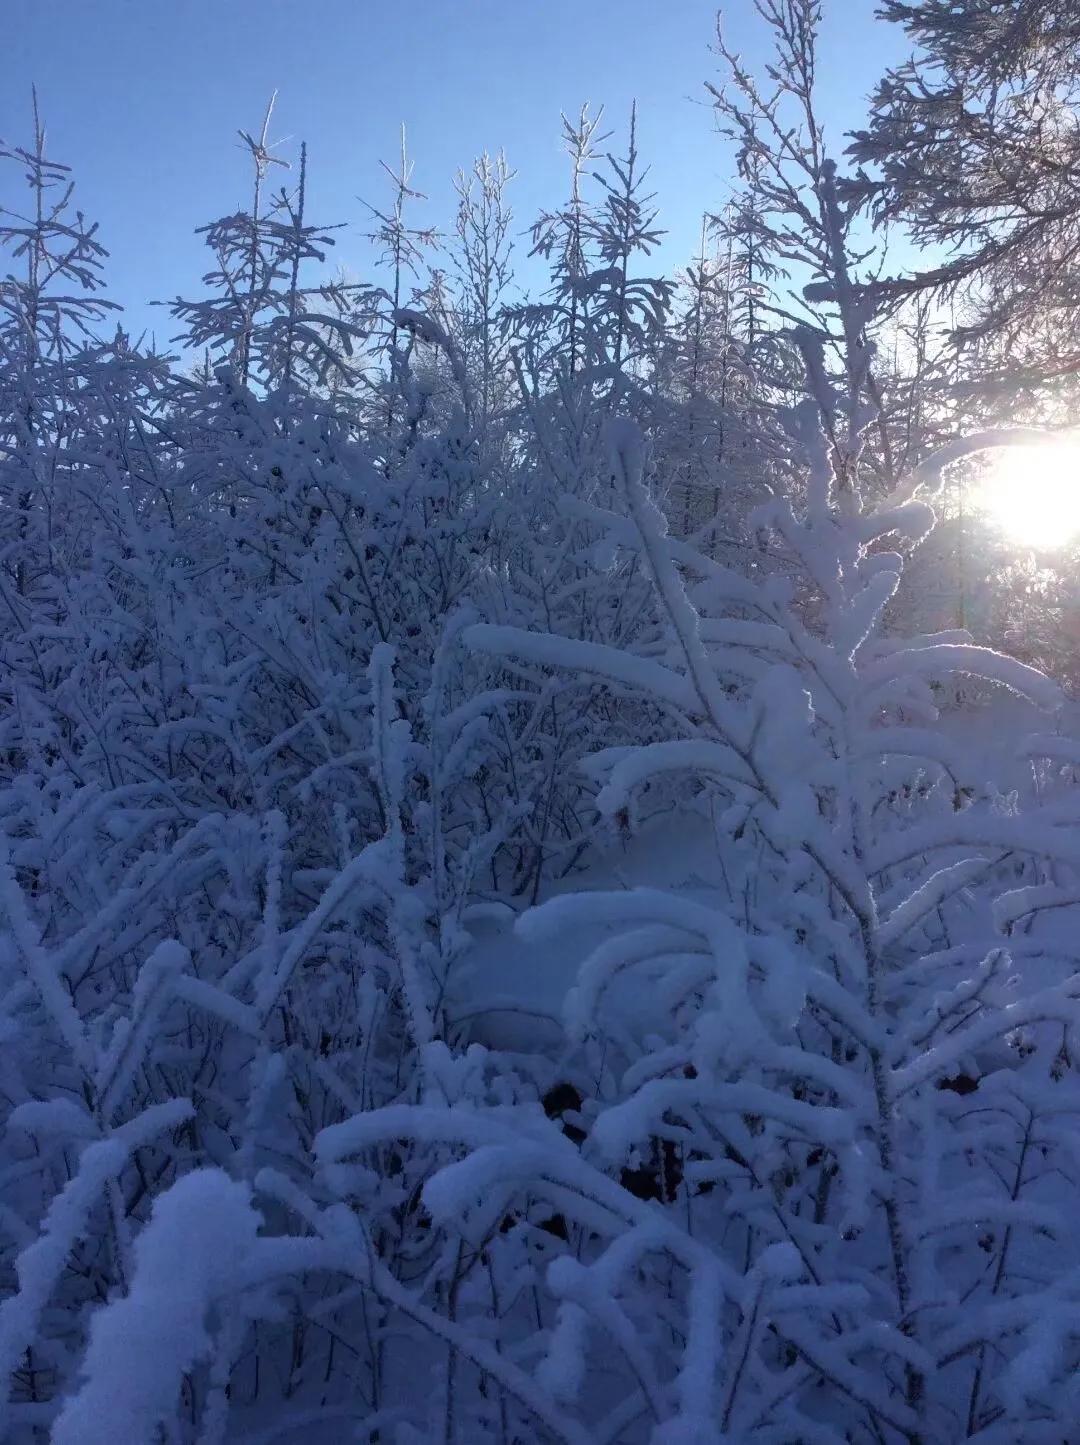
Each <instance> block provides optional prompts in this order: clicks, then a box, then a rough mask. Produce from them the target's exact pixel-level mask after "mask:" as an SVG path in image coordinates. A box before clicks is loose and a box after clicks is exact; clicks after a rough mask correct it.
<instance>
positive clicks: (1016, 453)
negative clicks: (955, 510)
mask: <svg viewBox="0 0 1080 1445" xmlns="http://www.w3.org/2000/svg"><path fill="white" fill-rule="evenodd" d="M978 505H979V508H980V510H981V511H983V512H984V514H985V515H986V516H987V518H988V519H989V520H990V521H991V522H992V523H993V524H994V525H995V526H996V527H998V528H999V529H1000V530H1001V531H1002V532H1003V533H1004V534H1005V536H1006V537H1007V538H1009V539H1011V540H1012V541H1013V542H1015V543H1016V544H1017V545H1018V546H1021V547H1033V548H1036V549H1037V550H1039V551H1043V550H1052V549H1054V548H1056V547H1063V546H1065V545H1066V544H1067V543H1068V542H1070V541H1072V540H1073V538H1074V537H1075V536H1076V535H1077V534H1078V533H1080V443H1077V442H1074V441H1068V442H1065V441H1047V442H1044V443H1041V444H1033V445H1024V446H1015V447H1002V448H1001V449H1000V450H999V451H997V452H995V453H994V456H993V459H992V460H991V461H990V464H989V466H988V467H987V471H986V476H985V479H984V481H983V482H982V484H981V486H980V487H979V493H978Z"/></svg>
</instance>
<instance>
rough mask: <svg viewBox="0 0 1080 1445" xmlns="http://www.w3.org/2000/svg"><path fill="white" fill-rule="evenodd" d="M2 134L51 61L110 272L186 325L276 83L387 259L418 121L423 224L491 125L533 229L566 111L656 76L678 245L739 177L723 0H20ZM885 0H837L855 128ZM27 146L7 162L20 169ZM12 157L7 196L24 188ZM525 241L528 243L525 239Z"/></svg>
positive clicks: (643, 129)
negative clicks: (376, 232)
mask: <svg viewBox="0 0 1080 1445" xmlns="http://www.w3.org/2000/svg"><path fill="white" fill-rule="evenodd" d="M3 9H4V46H3V48H2V51H0V80H2V84H0V137H3V138H4V139H6V140H9V141H27V140H28V139H29V135H30V86H31V82H34V83H36V85H37V87H38V92H39V96H40V100H41V106H42V111H43V114H44V116H45V119H46V122H47V125H48V129H49V135H50V147H49V148H50V152H51V154H52V155H53V157H54V158H55V159H57V160H62V161H64V162H66V163H67V164H69V165H71V166H72V167H73V169H74V173H75V177H76V181H77V197H78V200H79V202H80V204H81V206H82V207H83V209H84V210H85V211H86V213H87V214H88V215H90V216H92V217H94V218H96V219H98V220H99V221H100V223H101V237H102V240H103V241H104V243H105V245H106V246H107V247H108V248H109V250H110V251H111V253H112V256H111V261H110V264H109V276H110V291H111V295H112V296H113V298H114V299H115V300H117V301H120V302H122V303H123V304H124V305H125V307H127V309H128V324H129V325H130V326H131V327H132V329H134V330H136V331H137V330H139V329H140V328H141V327H142V326H150V325H153V326H154V327H155V328H156V330H157V334H158V337H159V339H164V338H167V337H168V336H169V335H171V334H172V331H173V329H174V327H173V323H172V321H171V319H170V318H169V317H168V316H167V315H166V314H165V313H164V312H162V311H160V310H158V309H157V308H153V309H151V308H149V307H148V305H147V302H148V301H149V300H150V299H151V298H157V299H165V300H167V299H169V298H170V297H172V296H173V295H175V294H176V293H177V292H178V291H180V292H182V293H184V294H187V295H191V294H199V277H200V276H201V274H202V272H203V271H204V270H205V269H206V260H207V258H208V253H207V252H206V251H205V248H204V247H203V246H202V244H201V241H200V239H199V238H197V237H195V236H194V235H193V231H194V229H195V227H196V226H198V225H200V224H201V223H203V222H205V221H207V220H210V219H212V218H214V217H216V216H218V215H222V214H225V213H227V212H229V211H231V210H234V209H236V208H237V207H238V206H239V205H240V204H242V203H243V202H244V200H245V198H246V195H247V178H248V172H247V169H246V165H245V161H244V157H243V156H242V154H241V152H240V150H239V149H238V148H237V145H236V132H237V129H238V128H239V127H241V126H243V127H245V128H248V129H254V128H255V127H257V125H258V124H259V122H260V119H261V116H262V112H263V110H264V108H265V105H266V101H267V98H268V95H269V93H270V92H271V91H272V90H274V89H275V88H277V90H278V93H279V94H278V105H277V111H276V128H275V133H276V135H277V136H279V137H289V138H291V140H290V141H289V143H288V144H286V145H285V146H284V147H283V148H282V150H281V151H280V152H279V154H282V155H285V156H295V154H296V153H297V151H298V148H299V142H300V140H302V139H303V140H306V141H307V143H308V150H309V156H310V166H309V170H310V185H309V198H310V203H309V208H308V214H309V217H310V218H311V219H312V220H317V221H321V222H332V221H346V222H348V223H349V225H348V226H347V228H346V229H345V230H344V231H342V232H339V233H338V244H337V248H336V253H335V259H336V260H338V261H341V262H342V263H344V264H346V265H347V266H349V268H350V269H351V270H353V271H354V272H356V273H359V274H361V275H364V274H368V273H369V271H370V264H369V255H368V250H367V246H366V243H365V242H364V241H363V239H362V232H363V230H364V224H365V214H364V210H363V207H362V205H361V204H360V202H359V201H358V200H357V197H359V196H363V197H364V198H365V199H376V200H378V199H381V198H382V196H383V192H382V191H381V190H380V172H379V169H378V160H379V158H380V157H387V158H392V157H393V156H394V153H395V147H396V145H397V140H398V127H399V125H400V123H401V122H403V121H404V122H405V124H406V126H407V128H408V136H409V147H410V150H411V151H412V152H413V153H414V155H415V157H416V162H417V165H416V172H415V183H416V184H417V185H418V187H419V188H420V189H421V190H423V191H425V192H426V193H427V194H428V196H429V197H430V200H429V202H428V203H427V205H425V206H424V207H423V208H422V209H421V210H418V212H417V213H416V214H417V219H418V220H420V219H421V218H422V219H423V220H424V222H425V223H426V224H434V225H441V224H445V223H446V222H447V221H448V220H449V219H450V216H451V184H450V183H451V177H452V175H453V172H454V171H455V169H456V168H457V167H458V166H461V165H468V163H469V162H470V160H471V158H472V157H473V156H474V155H475V154H477V153H478V152H479V151H481V150H483V149H484V148H485V147H486V148H488V149H489V150H495V149H497V148H498V147H499V146H502V147H504V148H505V150H506V153H507V156H508V159H509V160H510V162H511V164H512V165H513V166H515V167H516V169H517V170H518V173H519V176H518V180H517V181H516V182H515V183H514V188H513V200H514V211H515V216H516V221H517V223H518V228H519V229H520V230H524V229H525V228H526V226H527V225H528V223H529V222H530V221H531V220H532V219H533V217H534V216H535V214H536V212H537V211H538V209H539V208H540V207H541V206H542V205H549V206H550V205H554V204H556V203H557V202H558V200H560V199H561V198H562V196H563V195H564V192H565V178H566V168H565V162H564V158H563V156H562V154H561V152H560V149H559V112H560V110H567V111H574V110H576V109H577V108H578V106H579V105H580V104H581V102H582V101H584V100H588V101H590V102H591V103H592V104H593V106H594V107H595V106H597V105H599V104H601V103H603V104H604V105H605V107H606V120H607V121H608V122H610V123H611V124H612V125H619V126H621V125H622V124H623V123H624V122H625V118H626V116H627V114H628V112H629V108H630V103H631V100H632V99H634V98H636V99H637V102H638V108H639V138H640V147H641V150H642V154H643V157H644V158H645V159H646V160H648V161H650V162H651V165H652V180H653V184H654V187H655V189H656V191H657V192H658V196H659V200H660V203H661V219H662V223H663V224H664V226H665V227H666V228H667V230H668V232H669V236H668V240H667V242H666V243H665V247H664V251H663V254H662V261H661V264H662V265H664V266H666V267H668V268H671V267H674V266H677V265H680V264H682V263H683V262H684V261H685V260H686V259H687V258H688V257H689V256H690V255H691V254H692V252H693V249H694V245H695V242H696V238H697V231H698V226H699V223H700V216H701V213H702V211H703V210H705V209H718V208H719V207H720V206H721V205H722V203H723V200H724V198H725V196H726V194H727V187H728V185H729V182H730V164H729V156H728V152H727V150H726V149H725V147H724V146H723V144H722V143H721V141H720V140H719V139H718V138H717V137H716V136H715V134H714V132H713V123H712V117H711V114H710V111H709V109H708V107H707V106H706V105H704V104H703V103H702V102H703V100H704V81H705V80H706V79H707V78H709V77H713V78H715V77H716V75H717V69H716V66H717V62H716V60H715V58H714V57H713V56H712V55H711V54H710V53H709V49H708V47H709V44H710V42H711V40H712V38H713V36H714V27H715V12H716V6H715V4H714V3H713V0H3ZM873 9H874V0H826V11H827V16H826V27H825V33H824V37H823V46H822V56H821V66H820V77H821V91H820V94H821V110H822V115H823V116H824V118H825V121H826V125H827V127H828V130H829V132H830V133H831V135H832V136H833V138H834V146H835V148H836V149H839V148H840V140H841V134H842V132H843V131H844V129H845V128H847V127H849V126H851V125H852V124H854V123H856V122H857V121H858V120H859V119H860V118H861V115H862V113H863V106H864V99H865V96H866V94H867V93H868V91H869V90H870V88H871V87H872V85H873V83H874V81H875V80H876V78H877V76H878V74H879V73H880V70H881V69H882V67H883V65H884V64H885V63H887V62H889V61H891V60H894V59H896V58H897V57H898V56H899V54H900V53H901V51H902V48H903V47H902V37H901V36H899V35H898V34H897V33H895V32H894V30H893V28H892V27H890V26H887V25H885V24H884V23H883V22H881V21H877V20H875V19H874V17H873ZM724 11H725V30H726V34H727V36H728V38H729V41H731V42H732V43H734V44H735V45H736V46H737V48H739V49H740V50H741V51H742V53H743V55H744V57H745V58H746V59H747V60H748V61H750V62H751V63H756V62H757V61H760V60H761V59H762V58H763V57H764V56H765V54H766V47H765V43H764V40H765V32H764V28H763V26H762V25H761V23H760V21H758V19H757V17H756V16H755V14H754V10H753V5H752V0H729V3H728V4H727V5H726V6H724ZM9 169H10V168H9ZM16 180H17V177H16V176H15V175H12V174H7V175H3V174H0V203H6V202H8V201H10V200H13V199H15V198H16V196H17V191H16V189H15V187H14V186H13V182H14V181H16ZM523 250H524V247H522V248H521V250H520V251H519V255H521V254H522V252H523Z"/></svg>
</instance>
